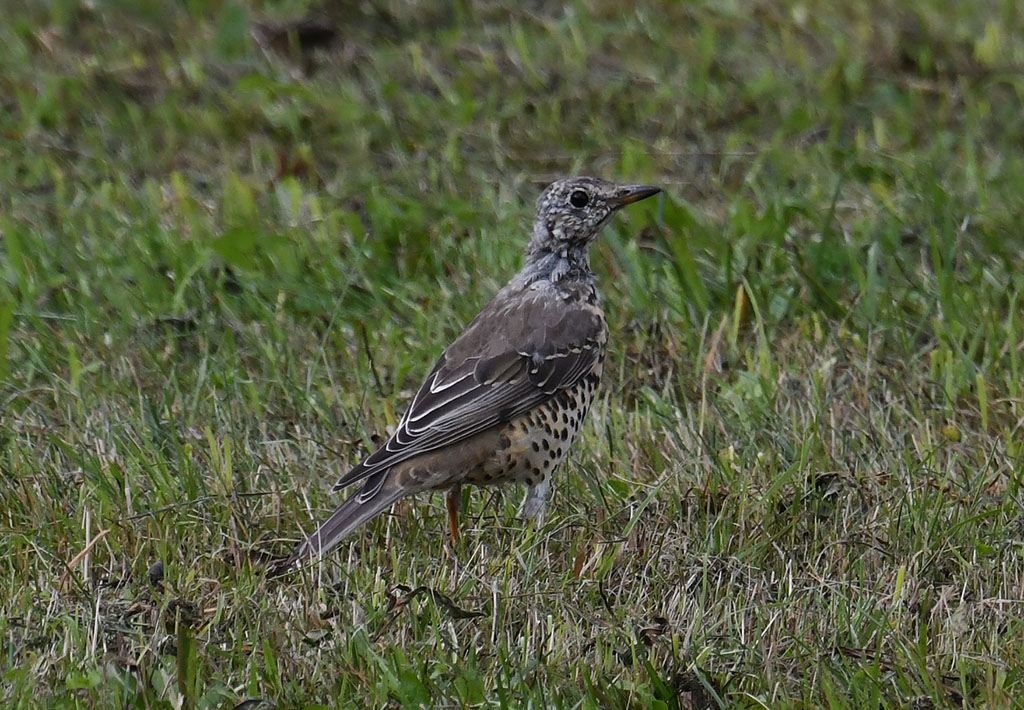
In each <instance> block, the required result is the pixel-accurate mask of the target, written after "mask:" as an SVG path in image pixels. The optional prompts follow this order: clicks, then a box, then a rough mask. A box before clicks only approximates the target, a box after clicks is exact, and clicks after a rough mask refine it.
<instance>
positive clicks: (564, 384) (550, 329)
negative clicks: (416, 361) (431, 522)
mask: <svg viewBox="0 0 1024 710" xmlns="http://www.w3.org/2000/svg"><path fill="white" fill-rule="evenodd" d="M606 339H607V331H606V326H605V323H604V318H603V317H602V316H601V313H600V311H599V310H598V309H597V308H596V307H594V306H591V305H588V304H587V303H584V302H576V303H566V302H564V301H557V300H554V299H550V298H540V297H539V296H534V295H533V294H528V295H527V296H526V297H525V298H511V299H510V298H508V297H504V298H503V297H502V295H499V296H498V297H496V298H495V299H494V300H493V301H491V302H490V303H489V304H488V305H487V306H485V307H484V309H483V310H482V311H481V312H480V314H479V315H478V316H477V317H476V318H474V319H473V322H472V323H470V324H469V326H468V327H467V328H466V330H465V331H464V332H463V333H462V335H460V336H459V338H458V339H457V340H456V341H455V342H454V343H452V344H451V345H450V346H449V347H448V349H447V350H445V352H444V354H443V355H442V356H441V359H440V360H439V361H438V363H437V365H435V367H434V369H433V370H432V371H431V372H430V374H429V375H428V376H427V379H426V381H425V382H424V383H423V386H422V387H420V389H419V391H418V392H417V393H416V396H415V397H414V398H413V400H412V403H411V404H410V405H409V410H408V411H407V412H406V413H405V415H404V416H403V417H402V419H401V421H400V422H399V423H398V428H397V429H396V430H395V433H394V434H393V435H392V436H391V438H390V439H388V441H387V443H385V444H384V446H382V447H381V448H380V449H378V450H377V451H375V452H374V453H372V454H371V455H370V456H368V457H367V458H366V459H364V460H363V461H362V463H360V464H359V465H357V466H356V467H355V468H353V469H352V470H351V471H349V472H348V473H347V474H346V475H345V476H343V477H342V479H341V480H340V481H338V484H337V485H336V486H335V490H337V489H339V488H343V487H345V486H348V485H350V484H352V483H355V482H357V481H361V480H365V481H366V483H365V484H364V486H363V489H362V490H361V491H360V493H359V497H360V499H362V500H369V499H370V498H372V497H373V496H374V495H375V494H376V493H377V491H378V490H380V487H381V485H382V484H383V482H384V479H385V476H386V474H387V472H388V470H389V469H390V468H391V467H392V466H394V465H395V464H397V463H399V462H401V461H405V460H406V459H409V458H412V457H413V456H417V455H419V454H422V453H426V452H428V451H434V450H436V449H439V448H442V447H444V446H448V445H451V444H454V443H457V442H459V441H461V440H463V439H466V438H468V437H470V436H473V435H474V434H477V433H479V432H481V431H484V430H485V429H489V428H490V427H493V426H495V425H497V424H502V423H505V422H507V421H509V420H511V419H514V418H515V417H517V416H519V415H521V414H523V413H524V412H527V411H529V410H531V409H533V408H534V407H536V406H537V405H539V404H541V403H542V402H544V401H545V400H547V399H549V398H551V397H552V396H554V395H555V394H556V393H557V392H558V391H559V390H563V389H566V388H569V387H572V386H573V385H575V384H577V383H578V382H579V381H580V380H581V379H583V378H584V377H585V376H586V375H587V373H589V372H590V371H591V370H593V368H594V366H595V365H596V364H597V362H598V361H599V359H600V358H601V356H602V353H603V350H604V344H605V341H606Z"/></svg>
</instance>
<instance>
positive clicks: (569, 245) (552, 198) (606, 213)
mask: <svg viewBox="0 0 1024 710" xmlns="http://www.w3.org/2000/svg"><path fill="white" fill-rule="evenodd" d="M659 192H661V188H660V187H654V186H652V185H616V184H615V183H613V182H608V181H607V180H602V179H600V178H593V177H572V178H564V179H562V180H556V181H555V182H553V183H551V185H549V186H548V188H547V189H546V190H544V192H542V193H541V195H540V197H538V198H537V218H536V220H535V221H534V224H533V239H532V240H531V241H530V252H531V253H542V252H550V253H556V254H566V253H569V252H573V251H586V247H588V246H589V245H590V243H591V242H592V241H594V239H595V237H597V235H598V234H599V233H600V232H601V228H602V227H604V225H605V224H607V222H608V220H609V219H611V216H612V215H613V214H615V213H616V212H617V211H618V210H620V209H622V208H623V207H625V206H626V205H628V204H631V203H633V202H637V201H638V200H643V199H645V198H647V197H650V196H651V195H656V194H657V193H659Z"/></svg>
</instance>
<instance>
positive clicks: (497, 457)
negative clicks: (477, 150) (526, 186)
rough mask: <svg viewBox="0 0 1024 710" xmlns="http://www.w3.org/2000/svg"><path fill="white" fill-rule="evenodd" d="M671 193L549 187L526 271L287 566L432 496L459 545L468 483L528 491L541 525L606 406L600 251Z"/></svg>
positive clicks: (470, 330) (577, 184)
mask: <svg viewBox="0 0 1024 710" xmlns="http://www.w3.org/2000/svg"><path fill="white" fill-rule="evenodd" d="M659 192H661V188H659V187H656V186H653V185H628V184H616V183H613V182H609V181H607V180H603V179H600V178H594V177H569V178H563V179H560V180H556V181H555V182H553V183H551V184H550V185H549V186H548V187H547V188H546V189H545V190H543V192H542V193H541V194H540V196H539V197H538V198H537V210H536V216H535V218H534V221H533V230H532V233H531V236H530V239H529V243H528V245H527V247H526V253H525V257H524V260H523V266H522V269H521V270H520V271H519V273H518V274H516V275H515V276H514V277H513V278H512V279H511V280H510V281H509V282H508V284H506V285H505V286H504V287H503V288H502V289H501V290H500V291H498V293H497V294H496V295H495V296H494V297H493V298H492V299H491V300H490V301H489V302H488V303H487V304H486V305H485V306H484V307H483V308H482V309H481V310H480V312H479V313H478V314H477V316H476V317H475V318H473V320H472V321H470V323H469V325H467V326H466V328H465V330H463V332H462V334H461V335H459V336H458V337H457V338H456V339H455V340H454V341H453V342H452V344H451V345H449V346H448V347H447V348H446V349H445V350H444V352H443V353H442V355H441V357H440V359H438V361H437V364H436V365H435V366H434V368H433V369H432V370H431V371H430V373H429V374H428V375H427V377H426V379H425V380H424V382H423V384H422V386H421V387H420V388H419V390H418V391H417V392H416V394H415V396H413V398H412V401H411V403H410V404H409V406H408V409H407V410H406V411H405V414H404V415H403V416H402V418H401V419H400V420H399V422H398V425H397V427H396V428H395V430H394V433H393V434H392V435H391V436H390V437H389V438H388V439H387V441H386V442H385V443H384V444H383V445H382V446H381V447H380V448H378V449H377V450H376V451H374V452H373V453H371V454H370V455H369V456H367V457H366V458H365V459H363V460H362V461H361V462H360V463H358V464H357V465H356V466H355V467H354V468H352V469H351V470H350V471H349V472H348V473H346V474H345V475H344V476H342V477H341V480H339V481H338V483H337V484H336V485H335V486H334V490H335V491H338V490H341V489H343V488H346V487H348V486H354V485H355V484H361V486H360V488H359V490H358V491H357V492H356V493H354V494H352V495H351V496H350V497H348V498H347V499H346V500H345V501H344V502H343V503H342V504H341V505H340V506H339V507H338V508H337V509H336V510H335V511H334V513H333V514H331V516H330V517H328V518H327V519H326V520H325V521H324V522H323V523H321V524H320V525H319V526H318V527H317V528H316V530H314V531H313V533H312V534H310V535H309V536H308V537H307V538H306V539H305V540H304V541H303V542H302V543H300V544H299V545H298V546H297V547H296V548H295V550H294V551H293V552H292V554H291V555H290V556H288V557H287V558H285V559H283V560H282V562H281V564H280V566H279V569H288V568H290V567H292V566H293V565H295V564H296V563H302V562H307V561H315V560H317V559H319V558H321V557H322V556H323V554H324V553H325V552H327V551H328V550H329V549H330V548H332V547H334V546H335V545H337V544H338V543H339V542H341V541H342V540H343V539H345V537H347V536H348V535H349V534H351V533H352V532H353V531H354V530H356V529H357V528H358V527H359V526H361V525H362V524H364V523H366V522H367V521H369V520H371V519H373V518H374V517H376V516H377V515H380V514H381V513H383V512H384V511H385V510H387V509H388V508H390V507H391V505H392V504H393V503H395V502H396V501H398V500H399V499H401V498H405V497H406V496H410V495H413V494H416V493H419V492H422V491H430V490H445V489H446V490H447V491H448V495H447V498H446V505H447V509H448V523H449V527H450V530H451V535H452V538H453V540H454V541H455V542H458V540H459V529H458V508H459V501H460V500H461V487H462V485H463V484H474V485H479V486H489V485H496V484H502V483H508V482H520V483H525V484H526V485H527V487H528V489H527V493H526V497H525V499H524V501H523V505H522V508H521V515H522V517H523V518H524V519H526V520H530V519H533V520H534V521H535V523H536V524H537V525H538V526H539V525H541V524H542V523H543V518H544V510H545V505H546V501H547V495H548V490H549V488H550V485H551V476H552V474H553V473H554V471H555V469H556V468H558V466H559V464H560V463H561V462H562V461H563V460H564V459H565V458H566V455H567V454H568V452H569V449H570V447H571V446H572V445H573V442H574V441H575V440H576V437H577V435H578V434H579V432H580V429H581V427H582V424H583V421H584V419H585V418H586V416H587V412H588V411H589V409H590V405H591V403H592V402H593V400H594V394H595V392H596V390H597V386H598V383H599V382H600V380H601V373H602V369H603V363H604V356H605V348H606V345H607V343H608V324H607V321H606V320H605V316H604V312H603V311H602V308H601V295H600V293H599V291H598V288H597V284H596V277H595V274H594V272H593V271H592V270H591V268H590V246H591V244H592V243H593V242H594V240H595V239H596V238H597V236H598V235H599V233H600V232H601V230H602V229H603V228H604V226H605V225H606V224H607V223H608V222H609V220H610V219H611V218H612V216H613V215H614V214H615V213H616V212H618V211H619V210H620V209H622V208H623V207H625V206H626V205H629V204H632V203H634V202H637V201H639V200H643V199H646V198H648V197H651V196H653V195H656V194H658V193H659Z"/></svg>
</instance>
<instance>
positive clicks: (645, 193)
mask: <svg viewBox="0 0 1024 710" xmlns="http://www.w3.org/2000/svg"><path fill="white" fill-rule="evenodd" d="M659 192H661V188H660V187H655V186H654V185H624V186H623V187H620V188H619V189H618V190H616V191H615V195H614V196H613V197H612V198H611V199H610V200H608V203H609V204H610V205H611V206H612V209H613V210H617V209H620V208H622V207H625V206H626V205H631V204H633V203H634V202H639V201H640V200H646V199H647V198H648V197H651V196H652V195H657V194H658V193H659Z"/></svg>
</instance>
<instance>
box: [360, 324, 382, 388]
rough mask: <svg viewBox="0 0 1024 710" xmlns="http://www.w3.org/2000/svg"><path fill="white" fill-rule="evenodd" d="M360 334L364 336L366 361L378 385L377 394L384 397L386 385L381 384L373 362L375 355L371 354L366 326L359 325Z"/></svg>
mask: <svg viewBox="0 0 1024 710" xmlns="http://www.w3.org/2000/svg"><path fill="white" fill-rule="evenodd" d="M359 334H360V335H362V336H363V348H364V349H365V350H366V359H367V360H369V362H370V372H371V373H372V374H373V381H374V383H376V385H377V394H379V395H380V396H382V397H383V396H384V385H382V384H381V383H380V376H379V375H378V374H377V365H376V363H374V361H373V353H371V352H370V338H369V337H368V336H367V335H366V326H365V325H363V324H362V323H360V324H359Z"/></svg>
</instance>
